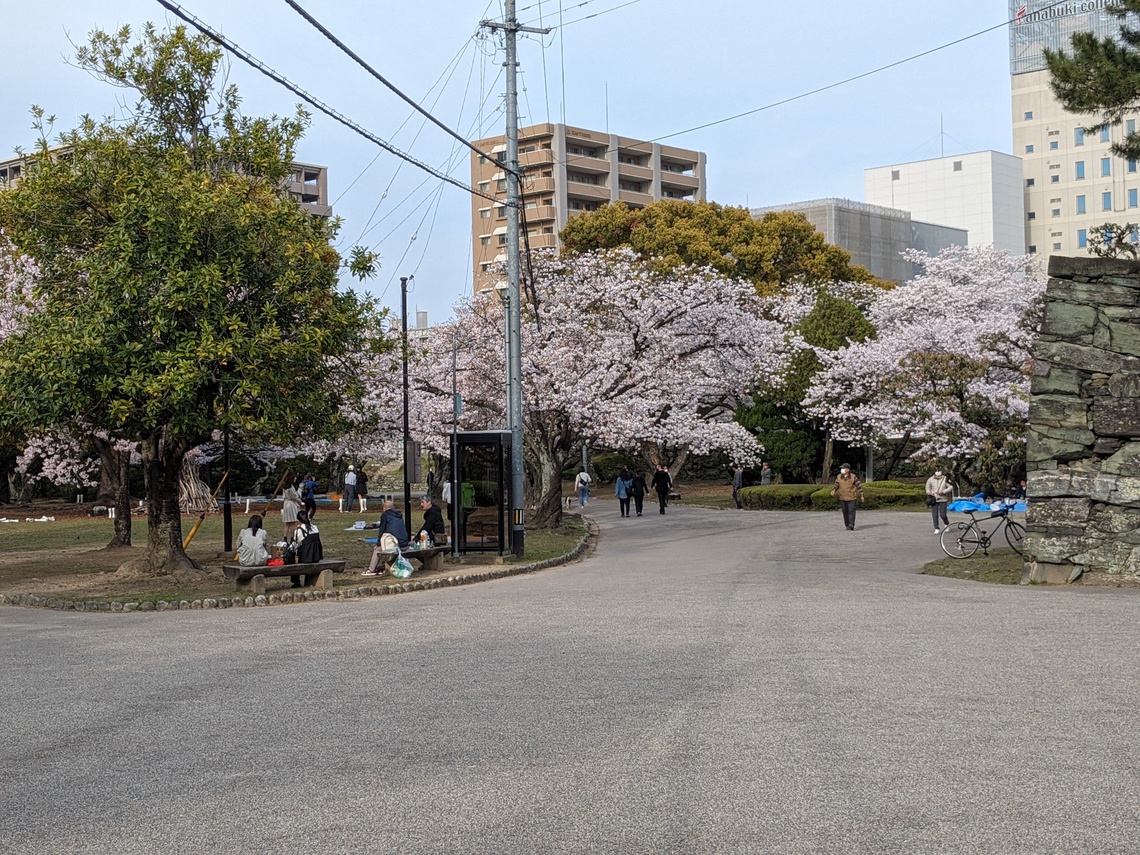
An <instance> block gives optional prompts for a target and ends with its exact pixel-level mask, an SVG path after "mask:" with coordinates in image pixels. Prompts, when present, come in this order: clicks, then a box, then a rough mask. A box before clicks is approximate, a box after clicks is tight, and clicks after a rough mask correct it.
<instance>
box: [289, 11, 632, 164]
mask: <svg viewBox="0 0 1140 855" xmlns="http://www.w3.org/2000/svg"><path fill="white" fill-rule="evenodd" d="M285 2H286V3H287V4H288V5H289V6H290V8H292V9H293V10H294V11H295V12H296V13H297V14H298V15H300V16H301V17H302V18H304V19H305V20H306V21H308V22H309V23H310V24H312V26H313V27H314V28H315V29H316V30H317V32H319V33H320V34H321V35H322V36H324V37H325V38H326V39H328V40H329V41H330V42H332V43H333V44H334V45H336V46H337V47H338V48H340V49H341V50H342V51H343V52H344V53H345V54H347V55H348V56H349V57H350V58H351V59H352V60H353V61H354V62H355V63H356V64H357V65H359V66H360V67H361V68H363V69H364V70H365V71H367V72H368V73H369V74H370V75H372V76H373V77H375V78H376V79H377V80H379V81H380V82H381V83H383V84H384V85H385V86H387V87H388V88H389V89H391V90H392V91H393V92H394V93H396V95H398V96H399V97H400V98H401V99H403V100H404V101H405V102H406V103H408V104H410V105H411V107H412V109H414V110H415V111H416V112H417V113H420V114H421V115H423V117H424V118H426V119H427V120H428V121H429V122H431V123H432V124H434V125H435V126H436V127H437V128H439V129H440V130H442V131H444V132H445V133H446V134H448V135H449V136H451V137H453V138H455V139H456V140H458V141H459V142H461V143H463V145H465V146H467V147H468V148H469V149H471V150H472V151H473V152H475V153H476V154H481V155H483V157H488V158H490V159H492V160H495V161H496V162H498V161H497V159H496V158H494V157H493V156H491V155H489V154H487V152H485V151H483V150H482V149H480V148H479V147H478V146H475V145H473V144H472V143H471V142H469V141H468V140H465V139H464V138H463V137H461V136H460V135H459V134H457V133H456V132H455V131H453V130H452V129H451V128H449V127H448V126H447V125H445V124H444V123H443V122H441V121H440V120H439V119H437V118H436V117H435V116H433V115H432V114H431V113H429V112H428V111H427V110H425V109H424V108H423V107H421V106H420V105H419V104H417V103H416V102H415V101H413V100H412V99H411V98H409V97H408V96H407V95H405V94H404V93H403V92H401V91H400V90H399V88H397V87H396V85H395V84H393V83H392V82H391V81H389V80H388V79H386V78H385V77H384V75H382V74H381V73H380V72H379V71H377V70H376V69H375V68H373V67H372V66H371V65H369V64H368V63H367V62H365V61H364V60H363V58H361V57H360V55H359V54H357V53H356V52H355V51H353V50H352V48H350V47H349V46H348V45H346V44H345V43H344V42H342V41H341V40H340V39H338V38H337V37H336V36H334V35H333V34H332V33H331V32H330V31H329V29H328V28H327V27H325V25H324V24H322V23H321V22H320V21H318V20H317V19H316V18H314V17H313V16H312V15H310V14H309V13H308V12H306V11H305V9H304V7H302V6H301V4H300V3H298V2H296V0H285ZM634 2H636V0H634ZM500 166H502V167H503V169H507V166H506V164H500ZM507 171H508V172H509V171H510V170H509V169H507Z"/></svg>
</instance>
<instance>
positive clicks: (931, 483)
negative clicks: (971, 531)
mask: <svg viewBox="0 0 1140 855" xmlns="http://www.w3.org/2000/svg"><path fill="white" fill-rule="evenodd" d="M953 496H954V485H953V484H951V483H950V479H949V478H947V477H946V476H945V475H944V474H943V473H942V470H941V469H939V470H937V471H936V472H935V473H934V474H933V475H931V476H930V477H929V478H927V479H926V504H928V505H930V515H931V517H933V518H934V533H935V534H938V531H939V529H940V528H944V527H945V526H948V525H950V520H949V519H947V517H946V505H947V504H949V502H950V499H952V498H953ZM939 520H942V525H941V526H939V524H938V521H939Z"/></svg>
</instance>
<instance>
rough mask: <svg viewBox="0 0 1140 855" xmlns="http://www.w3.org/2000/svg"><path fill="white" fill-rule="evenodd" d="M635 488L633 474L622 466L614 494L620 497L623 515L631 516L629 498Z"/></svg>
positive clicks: (619, 506)
mask: <svg viewBox="0 0 1140 855" xmlns="http://www.w3.org/2000/svg"><path fill="white" fill-rule="evenodd" d="M631 490H633V475H632V473H630V471H629V470H628V469H626V468H625V467H622V470H621V472H619V473H618V476H617V482H616V483H615V484H614V495H615V496H617V497H618V508H619V509H620V510H621V515H622V516H623V517H628V516H629V499H630V496H631V495H632V494H631V492H630V491H631Z"/></svg>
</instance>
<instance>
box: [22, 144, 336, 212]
mask: <svg viewBox="0 0 1140 855" xmlns="http://www.w3.org/2000/svg"><path fill="white" fill-rule="evenodd" d="M26 167H27V163H26V159H25V158H23V157H13V158H10V159H8V160H0V189H3V188H4V187H10V186H15V185H16V184H18V183H19V181H20V177H21V176H22V175H23V172H24V169H25V168H26ZM328 173H329V169H328V167H327V166H314V165H313V164H311V163H294V164H293V165H292V168H291V170H290V172H289V176H288V177H287V178H286V179H285V192H286V193H288V194H289V198H290V199H296V200H297V201H298V202H300V203H301V206H302V207H303V208H304V209H305V210H306V211H308V212H309V213H310V214H313V215H314V216H320V217H331V216H332V206H331V205H330V204H329V176H328Z"/></svg>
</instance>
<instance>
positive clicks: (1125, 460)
mask: <svg viewBox="0 0 1140 855" xmlns="http://www.w3.org/2000/svg"><path fill="white" fill-rule="evenodd" d="M1100 471H1101V472H1103V473H1105V474H1106V475H1125V474H1128V473H1132V472H1140V442H1129V443H1125V444H1124V446H1123V447H1122V448H1121V449H1120V450H1119V451H1117V452H1116V453H1115V454H1113V455H1112V457H1110V458H1108V459H1107V460H1103V461H1101V464H1100Z"/></svg>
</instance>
